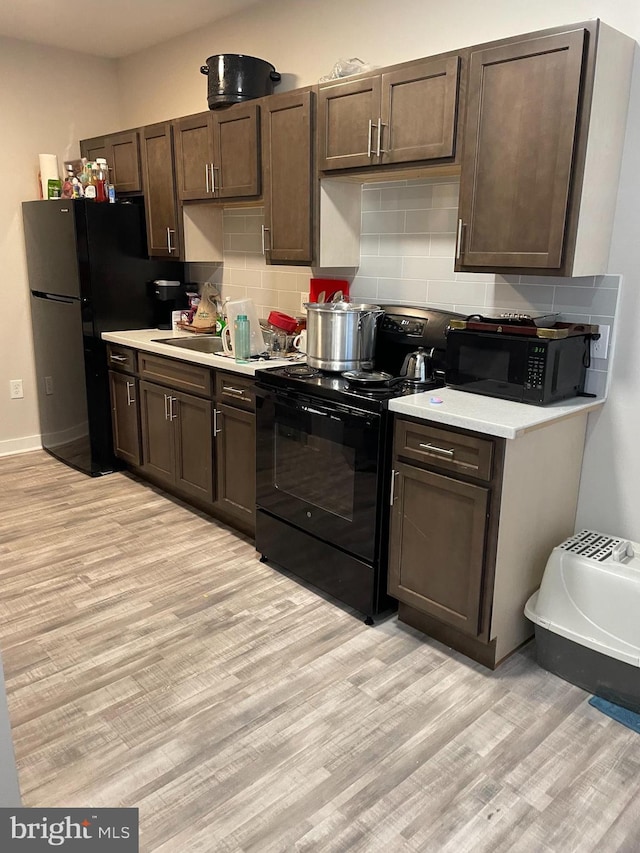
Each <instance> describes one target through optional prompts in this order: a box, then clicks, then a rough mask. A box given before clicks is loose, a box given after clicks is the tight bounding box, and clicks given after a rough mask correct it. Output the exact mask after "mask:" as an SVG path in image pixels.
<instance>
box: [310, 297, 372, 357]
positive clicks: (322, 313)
mask: <svg viewBox="0 0 640 853" xmlns="http://www.w3.org/2000/svg"><path fill="white" fill-rule="evenodd" d="M304 307H305V308H306V309H307V364H309V366H310V367H317V368H318V369H319V370H329V371H335V372H342V371H343V370H358V369H365V370H366V369H368V368H371V367H373V353H374V349H375V343H376V329H377V320H378V317H380V316H381V315H382V314H383V313H384V312H383V310H382V309H381V308H380V306H379V305H366V304H362V303H360V304H358V303H353V302H325V303H321V302H307V303H306V304H305V306H304Z"/></svg>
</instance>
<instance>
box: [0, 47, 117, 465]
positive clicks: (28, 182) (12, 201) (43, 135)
mask: <svg viewBox="0 0 640 853" xmlns="http://www.w3.org/2000/svg"><path fill="white" fill-rule="evenodd" d="M0 80H1V81H2V85H1V86H0V115H1V116H2V130H1V132H0V163H1V164H2V167H1V175H2V181H1V190H0V256H1V257H2V280H1V283H0V288H1V290H2V311H1V312H0V413H1V415H0V454H4V453H12V452H16V451H20V450H26V449H30V448H32V447H38V446H39V443H40V437H39V432H40V430H39V425H38V411H37V400H36V392H35V387H34V381H35V374H34V368H33V350H32V340H31V318H30V313H29V299H28V293H29V289H28V282H27V272H26V261H25V255H24V240H23V232H22V209H21V202H22V201H25V200H27V199H34V198H38V184H37V175H38V154H40V153H46V154H57V156H58V162H59V165H60V167H62V166H63V162H64V160H65V159H70V158H74V157H78V156H79V153H80V152H79V148H78V140H79V139H80V138H83V137H89V136H93V135H94V134H98V133H103V132H105V131H106V130H107V129H110V128H112V127H118V126H119V124H120V114H119V106H118V87H117V77H116V68H115V63H114V62H113V61H112V60H106V59H97V58H93V57H89V56H85V55H82V54H79V53H76V52H71V51H65V50H59V49H57V48H45V47H42V46H39V45H34V44H30V43H29V42H24V41H18V40H15V39H6V38H0ZM88 93H90V97H89V94H88ZM10 379H22V380H23V385H24V398H23V399H22V400H10V399H9V380H10Z"/></svg>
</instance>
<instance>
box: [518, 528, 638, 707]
mask: <svg viewBox="0 0 640 853" xmlns="http://www.w3.org/2000/svg"><path fill="white" fill-rule="evenodd" d="M524 612H525V615H526V616H527V618H529V619H530V620H531V621H532V622H533V623H534V624H535V634H536V658H537V661H538V663H539V664H540V666H542V667H544V669H547V670H549V672H553V673H554V674H555V675H559V676H560V677H561V678H564V679H565V680H566V681H570V682H571V683H572V684H577V685H578V686H579V687H582V688H583V689H584V690H588V691H589V693H594V694H595V695H596V696H602V697H603V698H605V699H608V700H609V701H610V702H615V703H616V704H617V705H621V706H622V707H624V708H629V709H630V710H632V711H635V712H636V713H640V545H639V544H638V543H635V542H628V541H626V540H624V539H616V538H614V537H612V536H606V535H604V534H602V533H596V532H595V531H593V530H582V531H581V532H580V533H577V534H576V535H575V536H572V537H571V538H570V539H567V540H566V541H565V542H563V543H562V544H561V545H558V547H557V548H554V549H553V551H552V552H551V556H550V557H549V559H548V561H547V565H546V568H545V570H544V576H543V578H542V584H541V585H540V589H539V590H538V591H537V592H535V593H534V594H533V595H532V596H531V598H530V599H529V600H528V601H527V604H526V606H525V610H524Z"/></svg>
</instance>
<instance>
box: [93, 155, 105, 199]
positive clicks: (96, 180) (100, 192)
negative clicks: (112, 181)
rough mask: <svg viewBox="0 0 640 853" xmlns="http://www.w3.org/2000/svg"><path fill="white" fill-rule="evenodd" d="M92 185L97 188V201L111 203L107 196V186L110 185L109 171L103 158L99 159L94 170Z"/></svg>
mask: <svg viewBox="0 0 640 853" xmlns="http://www.w3.org/2000/svg"><path fill="white" fill-rule="evenodd" d="M91 183H92V184H95V187H96V201H109V196H108V195H107V184H108V183H109V170H108V168H107V161H106V160H105V159H104V158H103V157H98V159H97V160H96V162H95V168H94V169H92V175H91Z"/></svg>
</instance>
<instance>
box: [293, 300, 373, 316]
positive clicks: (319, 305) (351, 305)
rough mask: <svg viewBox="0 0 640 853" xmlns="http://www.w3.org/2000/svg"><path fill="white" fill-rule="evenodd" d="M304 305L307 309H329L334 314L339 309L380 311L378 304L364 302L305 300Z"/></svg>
mask: <svg viewBox="0 0 640 853" xmlns="http://www.w3.org/2000/svg"><path fill="white" fill-rule="evenodd" d="M304 307H305V308H306V309H307V311H329V312H333V313H334V314H335V313H336V312H339V311H354V312H358V311H360V312H362V311H379V312H380V313H382V308H381V307H380V306H379V305H368V304H367V303H364V302H305V303H304Z"/></svg>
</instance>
